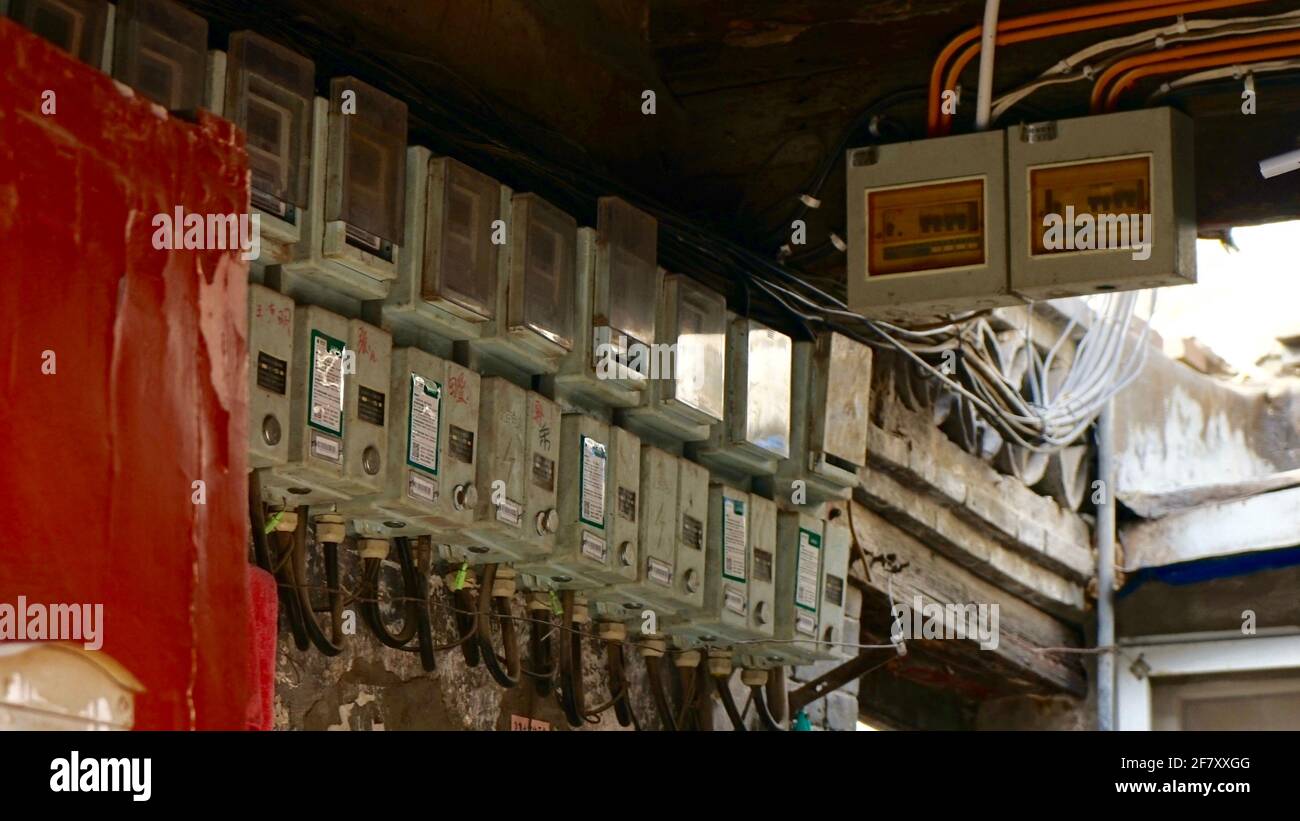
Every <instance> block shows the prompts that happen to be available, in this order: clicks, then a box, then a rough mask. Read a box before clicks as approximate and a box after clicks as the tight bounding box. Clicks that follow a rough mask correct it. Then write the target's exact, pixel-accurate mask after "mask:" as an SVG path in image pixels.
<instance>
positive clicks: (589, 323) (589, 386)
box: [555, 197, 669, 408]
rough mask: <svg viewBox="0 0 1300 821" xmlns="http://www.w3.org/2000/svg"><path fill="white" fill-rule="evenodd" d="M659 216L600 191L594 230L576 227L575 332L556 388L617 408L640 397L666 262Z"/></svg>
mask: <svg viewBox="0 0 1300 821" xmlns="http://www.w3.org/2000/svg"><path fill="white" fill-rule="evenodd" d="M658 226H659V223H658V221H657V220H655V218H654V217H652V216H650V215H649V214H647V213H645V212H643V211H640V210H638V209H636V208H634V207H632V206H631V205H628V204H627V203H626V202H624V201H623V200H621V199H618V198H617V197H601V198H600V200H599V202H598V204H597V220H596V232H595V234H594V235H593V234H592V233H591V231H590V230H589V229H583V230H582V231H580V232H579V242H578V269H577V281H576V295H577V300H576V306H577V326H578V328H577V334H576V336H575V338H574V345H573V350H572V351H571V352H570V353H569V354H568V355H567V356H566V357H565V358H564V361H563V362H562V363H561V365H560V370H559V373H558V374H557V375H556V377H555V385H556V390H557V392H563V393H568V394H571V395H574V396H579V397H584V398H586V399H588V400H589V401H592V402H596V403H600V404H605V405H610V406H613V407H619V408H630V407H635V406H636V405H639V404H640V403H641V401H642V395H643V393H644V392H645V390H646V387H647V382H648V380H650V379H651V378H658V377H659V376H661V375H662V374H661V373H660V372H661V371H663V370H665V369H666V368H668V367H669V365H668V364H667V363H664V364H661V363H660V362H658V361H656V360H657V359H658V358H659V357H658V356H657V348H656V347H655V343H656V342H657V341H658V339H657V335H656V333H655V322H656V311H657V306H658V303H659V293H660V290H661V284H662V281H663V269H661V268H659V267H658V265H657V264H656V258H657V250H656V249H657V242H658Z"/></svg>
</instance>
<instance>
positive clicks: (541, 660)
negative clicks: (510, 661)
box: [524, 610, 556, 698]
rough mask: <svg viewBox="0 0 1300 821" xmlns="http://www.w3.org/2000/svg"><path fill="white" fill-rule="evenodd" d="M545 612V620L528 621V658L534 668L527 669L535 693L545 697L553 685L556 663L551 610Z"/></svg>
mask: <svg viewBox="0 0 1300 821" xmlns="http://www.w3.org/2000/svg"><path fill="white" fill-rule="evenodd" d="M545 612H546V619H547V620H546V622H542V621H541V620H540V619H536V620H533V621H530V622H529V625H528V629H529V632H528V658H529V660H530V661H531V662H532V664H533V666H534V667H535V668H536V669H533V670H527V669H525V670H524V672H525V673H526V674H528V676H529V677H531V678H532V680H533V688H534V689H535V690H536V691H537V695H539V696H541V697H542V698H545V697H546V696H549V695H550V694H551V691H552V690H553V689H554V687H555V674H556V665H555V659H554V651H553V649H552V646H551V634H552V633H553V632H554V625H553V624H552V623H550V622H551V612H550V611H549V610H547V611H545Z"/></svg>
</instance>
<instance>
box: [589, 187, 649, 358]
mask: <svg viewBox="0 0 1300 821" xmlns="http://www.w3.org/2000/svg"><path fill="white" fill-rule="evenodd" d="M596 225H597V229H596V230H597V234H598V238H597V242H599V243H604V244H605V245H606V247H607V248H608V250H609V271H608V276H609V324H610V325H611V326H612V327H613V328H614V330H615V331H616V332H622V333H623V334H625V335H626V336H627V337H628V341H629V342H631V341H632V340H636V341H637V342H641V343H643V344H650V343H653V342H655V303H656V301H657V298H658V294H656V293H655V285H656V283H657V279H658V276H657V274H658V271H657V262H656V248H655V246H656V243H657V242H658V233H659V232H658V226H659V224H658V222H657V221H656V220H655V218H654V217H652V216H650V215H649V214H646V213H645V212H643V211H640V210H638V209H636V208H633V207H632V206H630V205H628V204H627V203H625V202H623V201H622V200H620V199H618V198H616V197H602V198H601V200H600V202H599V204H598V209H597V217H596ZM615 341H616V340H615Z"/></svg>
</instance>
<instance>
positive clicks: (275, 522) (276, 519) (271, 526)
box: [262, 510, 284, 533]
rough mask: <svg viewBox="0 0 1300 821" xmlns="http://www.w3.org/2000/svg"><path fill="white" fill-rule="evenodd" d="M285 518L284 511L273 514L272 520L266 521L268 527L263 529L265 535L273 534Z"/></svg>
mask: <svg viewBox="0 0 1300 821" xmlns="http://www.w3.org/2000/svg"><path fill="white" fill-rule="evenodd" d="M283 518H284V511H283V510H277V511H276V512H274V513H272V514H271V518H269V519H267V520H266V527H264V528H262V532H263V533H272V532H274V531H275V529H276V528H277V527H279V526H280V520H281V519H283Z"/></svg>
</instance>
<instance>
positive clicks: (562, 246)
mask: <svg viewBox="0 0 1300 821" xmlns="http://www.w3.org/2000/svg"><path fill="white" fill-rule="evenodd" d="M509 210H510V216H509V220H508V223H509V225H510V231H509V240H510V242H509V247H510V253H509V259H508V265H507V266H506V268H505V270H504V272H503V273H502V276H503V277H504V279H502V280H499V281H498V283H497V292H496V305H497V308H496V317H495V319H493V320H492V321H491V322H487V323H484V327H483V329H482V332H481V334H480V335H479V338H478V339H476V340H471V341H470V350H471V351H472V352H473V353H474V354H475V355H476V356H477V357H480V358H482V359H485V360H487V362H489V363H496V364H502V365H504V366H505V368H506V369H507V370H509V371H513V372H516V373H523V374H527V375H531V374H540V373H554V372H555V370H556V368H558V367H559V364H560V359H561V358H562V357H563V356H564V355H565V354H566V353H568V352H569V351H571V350H573V347H574V334H575V328H574V303H575V301H576V296H575V290H574V279H575V266H576V264H577V262H576V261H577V257H578V223H577V221H576V220H574V219H573V217H571V216H569V215H568V214H566V213H564V212H563V211H561V210H560V209H558V208H556V207H555V206H554V205H551V204H550V203H549V202H547V201H546V200H544V199H542V198H541V197H539V196H537V195H536V194H515V195H514V196H513V197H512V198H511V200H510V209H509ZM489 369H490V368H489Z"/></svg>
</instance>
